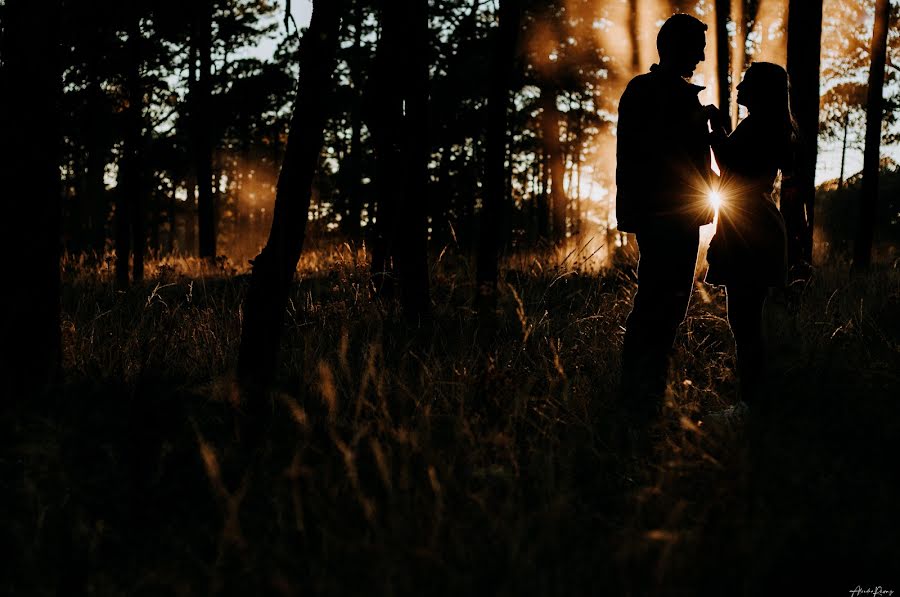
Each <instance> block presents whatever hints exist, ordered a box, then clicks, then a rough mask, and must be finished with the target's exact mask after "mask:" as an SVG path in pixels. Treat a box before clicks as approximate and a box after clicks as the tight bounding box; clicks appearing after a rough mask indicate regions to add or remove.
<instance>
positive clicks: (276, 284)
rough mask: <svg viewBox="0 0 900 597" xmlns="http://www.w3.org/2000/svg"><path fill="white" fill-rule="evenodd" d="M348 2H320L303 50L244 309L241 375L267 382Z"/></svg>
mask: <svg viewBox="0 0 900 597" xmlns="http://www.w3.org/2000/svg"><path fill="white" fill-rule="evenodd" d="M342 4H343V2H341V1H339V0H315V1H314V3H313V13H312V20H311V21H310V25H309V29H308V30H307V31H306V33H305V34H304V35H303V40H302V42H301V47H300V58H299V60H300V80H299V84H298V94H297V99H296V102H295V104H294V112H293V116H292V118H291V128H290V137H289V140H288V144H287V149H286V151H285V157H284V163H283V164H282V166H281V173H280V175H279V177H278V188H277V191H276V194H275V212H274V215H273V218H272V228H271V231H270V232H269V238H268V242H267V243H266V246H265V248H264V249H263V250H262V252H261V253H260V254H259V256H257V257H256V259H255V260H254V261H253V262H252V263H253V270H252V273H251V278H250V287H249V289H248V291H247V298H246V300H245V301H244V306H243V328H242V330H241V346H240V350H239V354H238V377H239V379H240V380H241V382H242V383H243V384H244V385H245V387H251V388H252V387H266V386H268V385H270V384H271V382H272V381H273V379H274V377H275V372H276V367H277V357H278V348H279V344H280V342H281V332H282V328H283V325H282V323H283V319H284V312H285V309H286V308H287V304H288V296H289V293H290V288H291V284H292V282H293V280H294V273H295V271H296V270H297V263H298V262H299V260H300V253H301V251H302V249H303V240H304V237H305V230H306V221H307V216H308V213H309V206H310V201H311V197H312V182H313V177H314V175H315V172H316V169H317V166H318V163H319V154H320V153H321V151H322V142H323V136H324V132H323V131H324V128H325V121H326V117H327V107H328V99H329V97H330V96H331V78H332V73H333V72H334V62H335V55H336V52H337V43H338V33H339V30H340V15H341V9H342Z"/></svg>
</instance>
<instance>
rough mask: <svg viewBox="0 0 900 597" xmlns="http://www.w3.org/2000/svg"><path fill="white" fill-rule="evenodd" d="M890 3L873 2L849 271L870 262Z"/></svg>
mask: <svg viewBox="0 0 900 597" xmlns="http://www.w3.org/2000/svg"><path fill="white" fill-rule="evenodd" d="M889 19H890V2H889V1H888V0H876V2H875V26H874V31H873V32H872V50H871V56H872V63H871V66H870V68H869V95H868V102H867V104H866V148H865V154H864V155H863V180H862V194H861V196H860V203H859V230H858V232H857V233H856V243H855V244H854V250H853V268H854V269H855V270H857V271H864V270H866V269H868V267H869V265H871V262H872V241H873V237H874V236H875V220H876V218H877V217H878V171H879V169H880V166H881V151H880V150H881V124H882V123H881V119H882V116H883V111H884V97H883V95H882V92H883V90H884V67H885V63H886V61H887V33H888V21H889Z"/></svg>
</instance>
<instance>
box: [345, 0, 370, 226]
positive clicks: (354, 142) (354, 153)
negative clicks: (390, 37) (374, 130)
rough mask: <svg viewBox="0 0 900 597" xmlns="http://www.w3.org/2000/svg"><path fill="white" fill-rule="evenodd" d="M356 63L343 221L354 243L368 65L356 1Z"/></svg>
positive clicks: (359, 215) (359, 6)
mask: <svg viewBox="0 0 900 597" xmlns="http://www.w3.org/2000/svg"><path fill="white" fill-rule="evenodd" d="M352 14H353V21H352V24H353V54H352V56H353V64H352V65H351V66H350V69H351V70H350V72H351V77H352V81H353V99H352V100H351V102H352V106H351V113H350V128H351V132H350V156H349V159H348V168H347V169H348V170H349V177H350V180H349V181H347V187H348V192H349V196H348V197H347V208H346V211H345V212H344V217H343V220H342V222H341V223H342V224H343V226H342V227H343V229H344V232H345V233H346V234H347V237H348V238H350V239H351V240H354V241H357V242H359V241H360V240H361V236H362V235H361V221H360V219H361V218H362V203H363V201H362V163H363V159H362V158H363V156H362V152H363V149H362V147H363V146H362V102H363V96H362V90H363V87H364V85H363V84H364V75H363V73H364V72H365V66H364V64H363V46H362V43H363V41H362V23H363V6H362V2H359V1H357V2H356V3H355V6H354V7H353V13H352Z"/></svg>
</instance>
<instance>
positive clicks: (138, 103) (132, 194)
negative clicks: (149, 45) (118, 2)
mask: <svg viewBox="0 0 900 597" xmlns="http://www.w3.org/2000/svg"><path fill="white" fill-rule="evenodd" d="M137 6H140V5H135V6H134V7H132V8H131V10H132V12H133V13H134V14H132V15H130V17H131V18H130V22H129V27H128V41H127V42H126V47H127V52H128V56H129V60H128V66H127V68H128V69H129V70H128V72H127V73H126V74H125V80H126V82H127V83H126V84H127V87H128V109H127V111H126V115H125V119H126V125H125V126H126V130H125V154H124V157H123V162H122V166H123V167H122V170H121V173H122V181H121V182H122V194H121V195H120V201H121V202H122V203H123V204H127V205H128V211H127V214H128V216H129V217H128V220H129V221H128V222H125V223H124V224H123V226H126V227H129V228H130V230H129V232H130V234H128V236H129V238H130V239H131V244H132V268H133V280H134V282H140V281H141V280H143V278H144V253H145V252H146V245H147V234H146V232H147V231H146V203H147V202H146V190H145V184H144V172H143V171H142V170H143V167H142V164H143V159H142V154H143V153H144V151H143V149H144V147H143V146H144V93H143V90H142V88H141V66H142V58H141V32H140V13H139V12H138V8H137ZM123 257H124V264H123V265H124V272H123V274H122V275H123V276H124V278H125V280H124V281H125V283H126V284H127V276H128V269H127V264H128V255H127V254H125V255H124V256H123Z"/></svg>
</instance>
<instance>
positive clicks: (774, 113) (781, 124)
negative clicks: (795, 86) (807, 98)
mask: <svg viewBox="0 0 900 597" xmlns="http://www.w3.org/2000/svg"><path fill="white" fill-rule="evenodd" d="M751 71H752V73H753V78H752V80H753V86H754V87H755V88H756V90H755V92H754V97H755V99H756V103H755V105H754V114H757V115H758V116H762V117H763V118H765V119H766V120H769V121H770V122H771V124H772V125H773V126H774V127H775V128H776V129H777V130H778V134H779V137H780V139H779V152H778V153H779V158H780V159H779V162H780V168H781V171H782V173H786V172H790V171H791V170H793V166H794V161H795V148H796V146H797V140H798V136H799V134H798V131H797V123H796V121H795V120H794V115H793V113H792V111H791V99H790V98H791V84H790V81H789V80H788V75H787V72H786V71H785V70H784V69H783V68H782V67H780V66H778V65H777V64H772V63H771V62H754V63H753V64H751V65H750V68H749V70H748V71H747V74H748V75H749V74H750V73H751Z"/></svg>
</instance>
